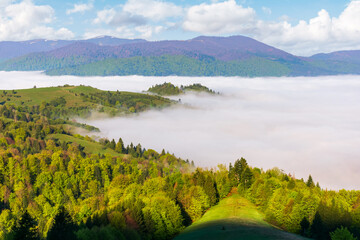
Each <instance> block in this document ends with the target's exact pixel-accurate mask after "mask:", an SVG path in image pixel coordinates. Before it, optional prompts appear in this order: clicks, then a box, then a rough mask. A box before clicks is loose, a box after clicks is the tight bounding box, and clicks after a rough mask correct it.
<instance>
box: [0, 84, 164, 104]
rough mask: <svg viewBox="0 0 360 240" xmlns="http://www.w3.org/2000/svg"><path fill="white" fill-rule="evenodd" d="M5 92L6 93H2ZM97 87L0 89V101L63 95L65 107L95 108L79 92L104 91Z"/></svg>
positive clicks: (141, 98) (142, 97) (144, 98)
mask: <svg viewBox="0 0 360 240" xmlns="http://www.w3.org/2000/svg"><path fill="white" fill-rule="evenodd" d="M4 92H6V94H4ZM104 92H105V91H101V90H99V89H96V88H93V87H88V86H68V87H47V88H31V89H21V90H15V91H14V92H13V91H11V90H6V91H2V90H0V103H3V102H7V103H13V104H15V105H25V106H33V105H40V104H41V103H42V102H43V101H45V102H50V101H51V100H54V99H57V98H59V97H64V99H65V100H66V106H65V107H90V108H92V109H96V108H98V107H100V106H101V105H100V104H96V103H92V102H88V101H84V99H83V98H82V97H81V96H80V94H81V93H84V94H89V93H104ZM121 96H122V98H123V99H124V101H128V100H131V99H132V100H134V101H137V102H138V104H140V105H144V104H145V105H146V104H147V102H148V101H150V100H151V101H153V102H154V103H155V104H157V105H160V106H161V105H165V104H170V103H171V101H170V100H169V99H165V98H160V97H156V96H151V95H148V94H142V93H133V92H121ZM104 108H105V109H106V110H111V109H113V107H110V106H104Z"/></svg>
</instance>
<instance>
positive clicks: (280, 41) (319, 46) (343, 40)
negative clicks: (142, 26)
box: [183, 0, 360, 55]
mask: <svg viewBox="0 0 360 240" xmlns="http://www.w3.org/2000/svg"><path fill="white" fill-rule="evenodd" d="M263 10H264V11H268V10H266V9H263ZM183 29H184V30H187V31H192V32H198V33H202V34H214V35H220V34H224V33H228V34H245V35H249V36H251V37H255V38H256V39H258V40H260V41H264V42H266V43H268V44H271V45H274V46H276V47H279V48H281V49H284V50H287V51H290V52H292V53H294V54H301V55H310V54H313V53H317V52H321V51H325V52H327V51H333V50H339V49H354V48H360V43H359V41H358V39H359V38H360V1H351V2H350V3H349V4H348V5H347V7H346V8H345V10H344V11H343V12H342V13H341V14H340V16H338V17H331V16H330V14H329V13H328V12H327V11H326V10H325V9H322V10H320V11H319V12H318V15H317V16H316V17H314V18H312V19H310V20H309V21H305V20H301V21H299V22H298V23H297V24H295V25H292V24H291V23H289V22H288V20H287V19H286V18H282V19H281V20H279V21H277V22H269V21H262V20H260V19H259V18H258V17H257V16H256V13H255V11H254V9H252V8H244V7H242V6H241V5H238V4H237V3H236V2H235V0H228V1H224V2H214V3H211V4H205V3H203V4H200V5H195V6H192V7H190V8H189V9H188V10H187V14H186V17H185V19H184V22H183Z"/></svg>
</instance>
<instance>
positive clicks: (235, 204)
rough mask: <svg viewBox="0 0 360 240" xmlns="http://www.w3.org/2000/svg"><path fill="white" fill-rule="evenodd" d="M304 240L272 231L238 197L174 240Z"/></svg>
mask: <svg viewBox="0 0 360 240" xmlns="http://www.w3.org/2000/svg"><path fill="white" fill-rule="evenodd" d="M190 239H191V240H200V239H201V240H219V239H221V240H222V239H224V240H227V239H231V240H233V239H274V240H275V239H290V240H301V239H306V238H303V237H301V236H298V235H295V234H291V233H287V232H284V231H282V230H279V229H277V228H274V227H273V226H271V225H270V224H268V223H267V222H265V221H264V216H263V215H262V214H261V213H260V212H259V211H258V210H257V209H256V207H255V206H254V205H253V204H252V203H251V202H249V201H248V200H246V199H244V198H242V197H240V196H239V195H238V194H233V195H232V196H230V197H228V198H225V199H223V200H221V201H220V203H219V204H218V205H217V206H214V207H212V208H211V209H210V210H208V211H207V212H206V213H205V214H204V216H203V217H202V218H201V219H200V220H198V221H197V222H195V223H194V224H192V225H191V226H189V227H187V228H186V229H185V230H184V231H183V232H182V233H181V234H180V235H178V236H177V237H175V238H174V240H190Z"/></svg>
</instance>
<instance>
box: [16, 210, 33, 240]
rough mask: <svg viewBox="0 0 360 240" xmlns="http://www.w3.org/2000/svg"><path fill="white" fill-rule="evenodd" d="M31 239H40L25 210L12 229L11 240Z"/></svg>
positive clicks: (31, 219)
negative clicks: (12, 235)
mask: <svg viewBox="0 0 360 240" xmlns="http://www.w3.org/2000/svg"><path fill="white" fill-rule="evenodd" d="M24 239H26V240H33V239H40V238H39V235H38V232H37V225H36V222H35V220H34V219H33V218H32V217H31V216H30V214H29V213H28V212H27V211H25V213H24V214H23V215H22V216H21V218H20V221H19V222H18V225H17V227H16V228H15V230H14V237H13V240H24Z"/></svg>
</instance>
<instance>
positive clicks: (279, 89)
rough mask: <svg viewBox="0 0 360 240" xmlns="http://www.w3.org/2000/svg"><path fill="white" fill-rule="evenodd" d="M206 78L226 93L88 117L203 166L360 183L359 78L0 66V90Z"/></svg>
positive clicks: (137, 86)
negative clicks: (115, 73) (74, 72)
mask: <svg viewBox="0 0 360 240" xmlns="http://www.w3.org/2000/svg"><path fill="white" fill-rule="evenodd" d="M164 81H167V82H169V81H170V82H172V83H174V84H176V85H180V84H183V85H185V84H190V83H202V84H204V85H206V86H207V87H209V88H212V89H213V90H215V91H220V92H221V93H222V95H220V96H210V95H194V94H187V95H183V96H180V97H177V98H181V100H182V105H179V106H177V107H174V108H169V109H165V110H161V111H148V112H144V113H141V114H139V115H136V116H132V117H126V118H124V117H122V118H111V119H102V120H91V121H86V122H87V123H88V124H91V125H94V126H96V127H99V128H100V129H101V131H102V133H101V134H102V135H103V136H106V137H108V138H115V139H116V140H117V139H118V138H119V137H122V138H123V140H124V141H125V143H126V144H128V143H130V142H134V143H139V142H140V143H141V144H142V146H143V147H145V148H153V149H155V150H157V151H161V150H162V149H163V148H165V149H166V150H168V151H169V152H171V153H175V154H176V155H177V156H179V157H181V158H184V159H186V158H188V159H190V160H194V162H195V163H196V164H197V165H200V166H203V167H211V166H216V165H217V164H218V163H225V164H228V163H229V162H234V161H235V160H236V159H237V158H240V157H245V158H246V159H247V160H248V162H249V164H250V165H252V166H257V167H262V168H264V169H268V168H272V167H275V166H277V167H279V168H280V169H283V170H284V171H285V172H289V173H292V174H295V175H296V177H298V178H301V177H303V178H305V180H306V178H307V176H308V175H309V174H311V175H312V176H313V178H314V180H315V181H319V182H320V184H321V186H322V187H327V188H331V189H340V188H347V189H360V185H359V184H358V183H359V182H360V174H358V173H359V172H360V161H359V160H360V147H359V146H360V76H338V77H333V76H332V77H316V78H305V77H298V78H254V79H247V78H238V77H228V78H223V77H203V78H201V77H194V78H190V77H138V76H131V77H84V78H83V77H72V76H62V77H49V76H45V75H43V74H41V73H37V72H33V73H23V72H12V73H8V72H7V73H6V72H0V89H19V88H29V87H33V86H34V85H36V86H37V87H45V86H57V85H64V84H74V85H78V84H85V85H91V86H94V87H97V88H100V89H103V90H126V91H138V92H140V91H142V90H146V89H147V88H148V87H150V86H151V85H154V84H156V83H163V82H164Z"/></svg>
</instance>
